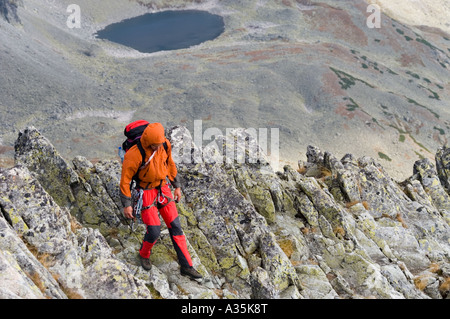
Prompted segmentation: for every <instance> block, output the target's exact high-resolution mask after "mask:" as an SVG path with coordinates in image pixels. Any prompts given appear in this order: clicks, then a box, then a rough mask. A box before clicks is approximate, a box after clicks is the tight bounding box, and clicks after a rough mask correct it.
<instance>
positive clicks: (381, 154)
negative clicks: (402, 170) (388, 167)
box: [378, 152, 392, 162]
mask: <svg viewBox="0 0 450 319" xmlns="http://www.w3.org/2000/svg"><path fill="white" fill-rule="evenodd" d="M378 156H379V157H380V158H381V159H384V160H386V161H389V162H392V159H391V158H390V157H389V156H387V155H386V154H384V153H382V152H378Z"/></svg>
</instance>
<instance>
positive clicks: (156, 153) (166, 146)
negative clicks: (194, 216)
mask: <svg viewBox="0 0 450 319" xmlns="http://www.w3.org/2000/svg"><path fill="white" fill-rule="evenodd" d="M139 143H140V146H139V145H138V144H137V145H134V146H133V147H131V148H130V149H129V150H128V151H127V152H126V153H125V156H124V160H123V164H122V176H121V179H120V198H121V201H122V205H123V207H124V209H123V212H124V215H125V217H126V218H129V219H133V218H134V216H133V208H132V203H131V190H130V183H131V182H132V179H133V177H134V176H135V175H136V174H137V186H136V187H138V188H141V189H143V190H144V191H143V203H142V210H141V217H142V221H143V222H144V224H145V225H146V226H147V231H146V234H145V236H144V240H143V242H142V246H141V248H140V250H139V259H140V261H141V265H142V267H143V268H144V269H145V270H150V269H151V267H152V264H151V261H150V254H151V250H152V247H153V246H154V245H155V243H156V241H157V239H158V238H159V235H160V231H161V222H160V219H159V216H158V211H159V213H160V214H161V217H162V218H163V219H164V222H165V223H166V225H167V228H168V229H169V234H170V237H171V239H172V243H173V246H174V248H175V251H176V253H177V256H178V261H179V263H180V266H181V270H180V272H181V274H182V275H185V276H189V277H191V278H193V279H199V278H202V275H201V274H200V273H198V272H197V271H196V270H195V269H194V268H193V267H192V260H191V257H190V255H189V252H188V249H187V244H186V238H185V235H184V233H183V230H182V228H181V224H180V219H179V217H178V211H177V207H176V205H175V202H174V199H175V200H176V201H178V200H179V199H180V198H181V188H180V185H179V182H178V180H177V168H176V166H175V163H174V161H173V159H172V146H171V144H170V142H169V140H167V139H166V137H165V135H164V127H163V126H162V125H161V124H160V123H152V124H148V126H147V127H146V128H145V130H144V132H143V134H142V136H141V137H140V142H139ZM143 158H145V162H144V163H143ZM166 177H167V178H168V179H169V181H170V183H171V184H172V186H173V187H174V188H175V191H174V196H173V197H172V192H171V190H170V188H169V185H168V183H167V180H166Z"/></svg>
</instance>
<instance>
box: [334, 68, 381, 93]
mask: <svg viewBox="0 0 450 319" xmlns="http://www.w3.org/2000/svg"><path fill="white" fill-rule="evenodd" d="M330 69H331V71H333V72H334V74H336V76H337V77H338V78H339V84H340V85H341V88H342V89H343V90H347V89H349V88H351V87H352V86H354V85H356V82H361V83H363V84H365V85H367V86H368V87H370V88H372V89H373V88H375V87H374V86H373V85H370V84H369V83H367V82H366V81H364V80H361V79H358V78H355V77H354V76H352V75H350V74H348V73H345V72H344V71H341V70H337V69H335V68H333V67H330Z"/></svg>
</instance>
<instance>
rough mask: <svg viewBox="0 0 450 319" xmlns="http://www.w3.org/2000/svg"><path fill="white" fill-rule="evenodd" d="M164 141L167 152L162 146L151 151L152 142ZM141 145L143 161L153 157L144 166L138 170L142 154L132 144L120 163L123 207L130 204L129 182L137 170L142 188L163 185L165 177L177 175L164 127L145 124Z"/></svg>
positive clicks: (173, 177) (171, 179)
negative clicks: (143, 154)
mask: <svg viewBox="0 0 450 319" xmlns="http://www.w3.org/2000/svg"><path fill="white" fill-rule="evenodd" d="M164 142H165V143H167V152H166V150H165V149H164V147H163V146H161V147H159V148H158V149H157V150H156V151H153V149H152V148H151V145H153V144H161V143H164ZM141 145H142V147H143V149H144V150H145V163H147V161H148V160H149V159H150V157H151V156H152V155H153V158H152V159H151V160H150V162H149V163H148V164H147V165H146V166H145V167H143V168H141V169H140V170H139V168H140V167H141V166H142V165H143V164H144V163H142V155H141V152H140V151H139V148H138V146H137V145H134V146H133V147H132V148H130V149H129V150H128V152H127V153H126V154H125V157H124V160H123V163H122V176H121V178H120V198H121V200H122V204H123V206H124V207H128V206H131V191H130V184H131V181H132V179H133V176H134V175H135V174H136V172H138V170H139V175H138V177H139V181H140V185H139V186H140V187H142V188H144V189H148V188H155V187H157V186H159V185H165V184H166V177H168V178H169V180H170V181H172V182H173V181H175V180H176V177H177V167H176V166H175V162H174V161H173V159H172V145H171V144H170V142H169V140H167V139H166V137H165V136H164V127H163V126H162V125H161V124H160V123H153V124H149V125H148V126H147V128H146V129H145V131H144V133H143V134H142V137H141ZM153 153H155V154H153ZM161 181H162V184H161ZM174 184H175V183H174ZM177 186H178V185H176V187H177Z"/></svg>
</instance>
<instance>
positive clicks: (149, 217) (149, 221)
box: [139, 190, 161, 258]
mask: <svg viewBox="0 0 450 319" xmlns="http://www.w3.org/2000/svg"><path fill="white" fill-rule="evenodd" d="M155 198H156V192H155V190H146V191H144V195H143V203H142V207H147V206H150V205H152V204H153V202H154V200H155ZM142 221H143V222H144V224H146V225H147V232H146V233H145V236H144V240H143V242H142V246H141V249H140V250H139V254H140V255H141V257H142V258H150V254H151V251H152V248H153V246H154V245H155V243H156V241H157V240H158V238H159V234H160V232H161V222H160V221H159V216H158V209H157V208H156V206H153V207H151V208H149V209H146V210H144V211H142Z"/></svg>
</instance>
